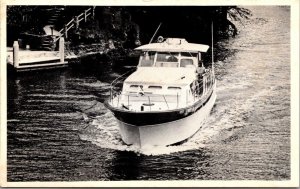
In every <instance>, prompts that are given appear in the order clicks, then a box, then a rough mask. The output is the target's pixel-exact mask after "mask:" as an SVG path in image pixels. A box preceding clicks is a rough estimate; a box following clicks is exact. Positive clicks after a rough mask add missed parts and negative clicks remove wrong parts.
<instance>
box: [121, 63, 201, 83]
mask: <svg viewBox="0 0 300 189" xmlns="http://www.w3.org/2000/svg"><path fill="white" fill-rule="evenodd" d="M194 79H195V69H194V68H170V67H166V68H163V67H139V68H138V69H137V70H136V71H135V72H134V73H132V74H131V75H130V76H129V77H128V78H127V79H126V80H125V83H128V84H141V85H142V84H156V85H173V86H185V85H188V84H190V83H191V82H192V81H193V80H194Z"/></svg>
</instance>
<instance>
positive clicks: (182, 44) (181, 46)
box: [135, 38, 209, 52]
mask: <svg viewBox="0 0 300 189" xmlns="http://www.w3.org/2000/svg"><path fill="white" fill-rule="evenodd" d="M208 48H209V46H208V45H203V44H196V43H188V42H187V41H186V40H185V39H182V38H167V39H166V40H165V41H164V42H162V43H150V44H147V45H142V46H140V47H137V48H135V50H141V51H162V52H207V50H208Z"/></svg>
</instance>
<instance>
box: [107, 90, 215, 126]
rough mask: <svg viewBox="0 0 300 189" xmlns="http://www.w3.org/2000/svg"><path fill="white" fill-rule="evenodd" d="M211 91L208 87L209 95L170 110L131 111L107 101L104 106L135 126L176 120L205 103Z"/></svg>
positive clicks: (121, 119)
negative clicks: (189, 104)
mask: <svg viewBox="0 0 300 189" xmlns="http://www.w3.org/2000/svg"><path fill="white" fill-rule="evenodd" d="M212 93H213V88H211V89H210V91H209V95H208V96H207V98H205V99H204V100H199V101H198V102H196V103H195V104H193V105H191V106H188V107H186V108H181V109H175V110H172V111H153V112H131V111H125V110H122V109H118V108H114V107H112V106H111V105H110V104H109V103H108V101H106V102H105V106H106V107H107V108H108V109H109V110H111V111H112V113H113V114H114V116H115V117H116V118H117V119H118V120H120V121H122V122H124V123H128V124H131V125H135V126H144V125H155V124H161V123H167V122H171V121H176V120H178V119H182V118H185V117H187V116H189V115H191V114H193V113H195V112H197V111H198V110H199V109H200V108H202V107H203V106H205V105H206V103H207V102H208V101H209V100H210V98H211V96H212Z"/></svg>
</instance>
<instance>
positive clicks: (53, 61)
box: [19, 59, 67, 67]
mask: <svg viewBox="0 0 300 189" xmlns="http://www.w3.org/2000/svg"><path fill="white" fill-rule="evenodd" d="M49 63H58V64H61V62H60V59H55V60H45V61H38V62H26V63H20V64H19V66H20V67H22V66H30V65H43V64H49ZM64 63H67V62H64Z"/></svg>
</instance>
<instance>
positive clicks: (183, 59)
mask: <svg viewBox="0 0 300 189" xmlns="http://www.w3.org/2000/svg"><path fill="white" fill-rule="evenodd" d="M197 57H198V55H197V53H190V52H143V53H142V54H141V56H140V62H139V67H191V66H195V65H197V64H198V61H197Z"/></svg>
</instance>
